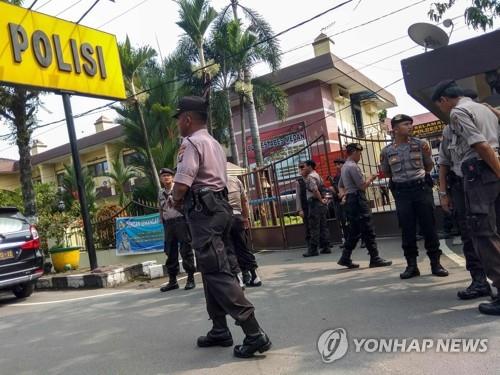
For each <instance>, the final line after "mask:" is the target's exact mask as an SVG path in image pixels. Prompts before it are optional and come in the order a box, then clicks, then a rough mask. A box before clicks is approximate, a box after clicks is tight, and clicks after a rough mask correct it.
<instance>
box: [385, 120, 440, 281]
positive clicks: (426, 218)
mask: <svg viewBox="0 0 500 375" xmlns="http://www.w3.org/2000/svg"><path fill="white" fill-rule="evenodd" d="M412 124H413V119H412V118H411V117H410V116H407V115H396V116H394V117H393V118H392V120H391V126H392V129H393V132H394V142H393V143H391V144H390V145H388V146H386V147H384V148H383V149H382V152H381V155H380V163H381V169H382V171H383V172H384V174H385V175H386V176H387V177H389V178H390V179H391V180H390V188H391V190H392V195H393V196H394V199H395V201H396V212H397V215H398V220H399V226H400V228H401V230H402V237H403V238H402V247H403V251H404V256H405V258H406V262H407V267H406V270H405V271H404V272H403V273H401V274H400V277H401V278H402V279H409V278H411V277H415V276H419V275H420V271H419V269H418V267H417V256H418V247H417V222H418V225H419V227H420V230H421V231H422V234H423V236H424V241H425V243H424V246H425V249H426V250H427V255H428V256H429V259H430V262H431V271H432V274H433V275H435V276H441V277H443V276H448V271H446V270H445V269H444V267H443V266H442V265H441V263H440V257H441V253H442V252H441V249H440V248H439V239H438V235H437V232H436V221H435V218H434V198H433V195H432V187H433V182H432V178H431V176H430V175H429V174H428V173H429V172H430V171H431V170H432V168H433V166H434V162H433V160H432V154H431V148H430V147H429V145H428V144H427V143H426V142H425V141H423V140H421V139H418V138H414V137H410V133H411V127H412Z"/></svg>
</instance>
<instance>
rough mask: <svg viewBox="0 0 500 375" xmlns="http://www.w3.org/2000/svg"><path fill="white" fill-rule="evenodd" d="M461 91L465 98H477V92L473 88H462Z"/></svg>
mask: <svg viewBox="0 0 500 375" xmlns="http://www.w3.org/2000/svg"><path fill="white" fill-rule="evenodd" d="M462 93H463V95H464V96H466V97H467V98H471V99H472V100H475V99H477V96H478V95H477V92H476V91H475V90H472V89H463V90H462Z"/></svg>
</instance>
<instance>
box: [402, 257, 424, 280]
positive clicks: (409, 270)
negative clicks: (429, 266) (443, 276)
mask: <svg viewBox="0 0 500 375" xmlns="http://www.w3.org/2000/svg"><path fill="white" fill-rule="evenodd" d="M406 263H407V266H406V269H405V271H404V272H403V273H401V274H400V275H399V277H400V278H401V279H403V280H405V279H411V278H412V277H415V276H420V271H419V269H418V267H417V257H407V258H406Z"/></svg>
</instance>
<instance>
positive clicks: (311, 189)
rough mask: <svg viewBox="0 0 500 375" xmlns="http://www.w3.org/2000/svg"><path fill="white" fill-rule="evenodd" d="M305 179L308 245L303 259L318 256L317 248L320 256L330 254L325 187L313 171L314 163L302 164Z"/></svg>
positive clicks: (312, 161) (311, 161)
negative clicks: (307, 210)
mask: <svg viewBox="0 0 500 375" xmlns="http://www.w3.org/2000/svg"><path fill="white" fill-rule="evenodd" d="M304 169H305V173H306V175H307V177H306V196H307V206H308V209H309V217H308V222H309V234H310V236H311V237H310V239H309V244H308V249H307V252H306V253H304V254H303V256H304V257H306V258H307V257H312V256H317V255H319V252H318V248H321V254H331V252H332V251H331V250H330V231H329V230H328V223H327V212H328V206H327V203H328V201H327V199H326V198H325V197H324V192H325V186H324V184H323V179H322V178H321V176H320V175H319V174H318V173H317V172H316V171H315V169H316V162H315V161H314V160H306V161H305V162H304Z"/></svg>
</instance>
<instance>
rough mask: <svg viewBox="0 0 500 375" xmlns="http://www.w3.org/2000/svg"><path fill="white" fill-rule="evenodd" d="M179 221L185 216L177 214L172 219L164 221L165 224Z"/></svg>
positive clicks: (183, 219) (184, 219)
mask: <svg viewBox="0 0 500 375" xmlns="http://www.w3.org/2000/svg"><path fill="white" fill-rule="evenodd" d="M180 221H186V218H185V217H184V216H178V217H174V218H172V219H167V220H165V223H166V224H174V223H177V222H180Z"/></svg>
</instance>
